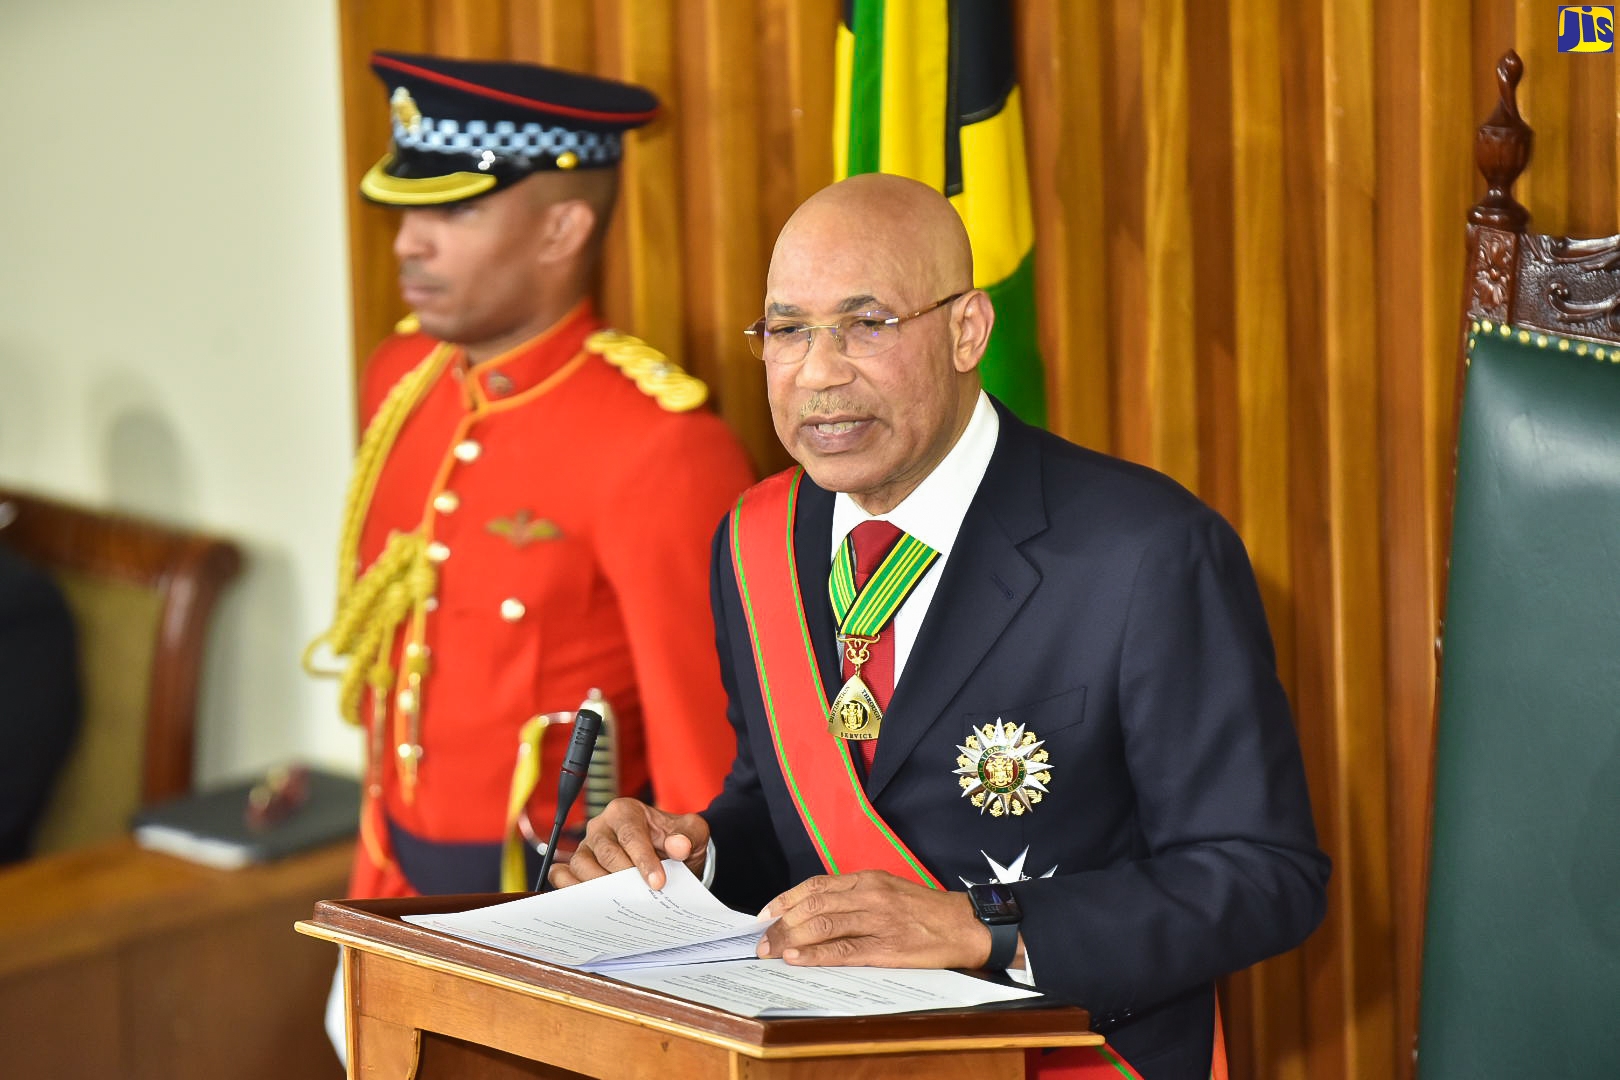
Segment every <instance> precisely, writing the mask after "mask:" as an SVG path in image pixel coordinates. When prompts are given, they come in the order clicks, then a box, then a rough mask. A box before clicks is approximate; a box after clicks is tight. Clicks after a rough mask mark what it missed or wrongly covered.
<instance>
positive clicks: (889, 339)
mask: <svg viewBox="0 0 1620 1080" xmlns="http://www.w3.org/2000/svg"><path fill="white" fill-rule="evenodd" d="M966 295H967V291H966V290H963V291H962V292H959V293H952V294H951V295H950V296H947V297H946V298H945V299H943V300H935V301H934V302H933V303H932V304H929V305H928V306H927V307H925V308H918V309H917V310H916V311H913V312H912V313H911V314H909V315H885V314H884V313H882V312H880V311H862V312H857V313H856V314H854V315H845V316H844V317H843V318H842V319H839V320H838V321H837V322H833V323H817V324H815V325H806V324H804V323H798V322H794V321H792V320H791V319H777V320H774V321H773V320H769V319H760V320H759V321H758V322H756V323H754V325H752V326H750V327H749V328H748V329H746V330H744V331H743V333H744V334H746V335H748V347H749V348H751V349H752V350H754V355H755V356H757V357H759V358H760V359H761V360H764V361H765V362H766V363H770V364H797V363H798V362H799V361H801V360H803V359H804V358H805V357H806V356H809V355H810V345H811V342H812V339H813V338H814V337H815V333H816V331H817V330H825V331H827V332H828V333H830V334H831V335H832V339H833V344H834V345H836V346H837V347H838V351H839V352H840V353H841V354H843V355H844V356H847V357H849V358H850V359H851V360H863V359H865V358H866V357H869V356H876V355H878V354H879V353H882V352H887V351H888V350H890V349H892V348H894V346H895V344H896V343H897V342H898V341H899V340H900V324H901V323H903V322H907V321H909V320H911V319H915V318H916V317H917V316H919V315H926V314H928V313H929V312H930V311H933V310H934V309H935V308H941V307H944V306H945V305H946V304H949V303H951V302H952V301H955V300H960V299H961V298H962V297H964V296H966Z"/></svg>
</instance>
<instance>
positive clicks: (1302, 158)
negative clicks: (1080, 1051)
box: [1256, 2, 1350, 1080]
mask: <svg viewBox="0 0 1620 1080" xmlns="http://www.w3.org/2000/svg"><path fill="white" fill-rule="evenodd" d="M1280 8H1281V11H1280V30H1281V33H1280V44H1281V56H1280V75H1281V81H1282V88H1283V89H1282V121H1283V147H1282V162H1283V191H1284V200H1283V203H1282V206H1283V210H1282V212H1281V214H1280V216H1281V218H1282V229H1283V235H1284V237H1285V238H1286V243H1285V244H1284V251H1283V259H1284V271H1285V274H1286V280H1287V288H1286V291H1285V292H1284V293H1283V294H1282V295H1281V296H1280V297H1278V298H1277V300H1276V304H1275V307H1276V311H1277V317H1278V318H1280V319H1282V320H1283V321H1284V323H1285V326H1286V333H1287V345H1288V357H1289V372H1288V408H1287V420H1288V441H1287V444H1286V445H1287V448H1288V449H1287V453H1288V457H1289V466H1288V476H1287V480H1288V524H1289V531H1290V541H1289V545H1288V550H1289V554H1290V556H1291V559H1292V566H1291V574H1292V582H1293V592H1292V595H1291V596H1290V606H1291V608H1292V611H1293V639H1294V640H1293V648H1292V655H1293V665H1292V667H1291V668H1290V669H1284V670H1283V673H1282V674H1283V679H1284V682H1285V684H1286V685H1287V687H1288V691H1289V694H1290V697H1291V699H1292V701H1293V705H1294V714H1295V717H1296V720H1297V723H1298V726H1299V737H1300V747H1301V750H1302V752H1303V754H1304V758H1305V768H1306V772H1307V774H1308V776H1309V779H1310V785H1311V801H1312V805H1313V807H1314V809H1315V812H1316V827H1317V832H1318V834H1319V837H1320V842H1321V844H1322V847H1323V848H1324V850H1326V851H1327V852H1328V853H1329V854H1330V855H1331V856H1332V857H1333V859H1334V867H1333V875H1334V880H1335V881H1337V880H1338V879H1339V878H1340V876H1341V875H1343V874H1344V873H1345V858H1344V854H1343V848H1344V844H1343V836H1344V834H1343V830H1342V828H1340V825H1339V822H1338V819H1337V815H1336V814H1334V813H1333V812H1332V810H1333V807H1334V805H1335V801H1336V800H1335V796H1334V791H1335V788H1336V786H1337V783H1338V776H1337V773H1336V771H1335V760H1336V758H1335V739H1334V728H1333V712H1332V709H1331V704H1330V699H1329V682H1328V667H1327V662H1326V658H1327V657H1328V656H1329V654H1330V648H1331V633H1330V624H1329V622H1328V619H1327V617H1326V615H1327V613H1329V612H1331V611H1332V610H1333V608H1332V591H1331V588H1330V579H1329V576H1328V565H1327V557H1326V553H1327V551H1328V532H1327V522H1328V517H1329V509H1328V503H1327V497H1326V485H1325V484H1324V483H1323V476H1324V475H1325V472H1326V464H1325V462H1326V454H1327V451H1326V445H1325V439H1324V432H1325V429H1326V417H1325V414H1324V407H1325V401H1324V399H1325V395H1324V391H1323V363H1322V335H1323V332H1324V329H1323V324H1322V297H1321V294H1322V282H1321V280H1320V277H1321V273H1320V267H1321V264H1322V258H1323V255H1322V244H1323V239H1322V230H1323V225H1322V205H1323V204H1322V196H1321V191H1322V184H1323V157H1322V145H1323V144H1322V124H1323V109H1322V97H1323V86H1322V82H1323V76H1322V55H1321V54H1322V49H1321V44H1320V42H1321V39H1322V9H1321V6H1320V5H1319V4H1313V3H1292V2H1284V3H1282V4H1280ZM1336 899H1337V898H1336V896H1334V895H1332V894H1330V898H1329V903H1328V910H1327V915H1326V918H1325V920H1324V922H1323V925H1322V927H1321V928H1320V929H1319V930H1317V932H1316V933H1315V934H1314V935H1313V936H1312V937H1311V939H1310V940H1309V941H1307V942H1306V943H1305V946H1304V949H1303V957H1302V959H1303V968H1304V972H1305V983H1304V986H1303V996H1304V999H1305V1013H1306V1025H1307V1032H1306V1033H1307V1042H1306V1054H1305V1057H1306V1068H1305V1074H1306V1076H1308V1077H1310V1078H1311V1080H1342V1078H1345V1077H1346V1073H1345V1069H1344V1044H1345V1039H1346V1032H1345V1025H1344V1022H1343V1012H1344V1010H1345V1008H1346V1002H1347V1001H1348V1000H1350V999H1349V998H1348V997H1347V995H1346V993H1345V978H1344V967H1345V961H1344V956H1343V949H1342V948H1341V944H1340V943H1341V938H1342V935H1343V928H1344V921H1345V913H1344V911H1343V910H1342V908H1341V906H1340V905H1339V904H1338V903H1337V902H1336ZM1259 1066H1260V1067H1259V1070H1258V1071H1257V1073H1256V1075H1257V1076H1261V1077H1263V1076H1264V1067H1265V1062H1263V1061H1262V1062H1260V1063H1259Z"/></svg>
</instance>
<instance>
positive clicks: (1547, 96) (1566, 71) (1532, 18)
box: [1477, 0, 1586, 233]
mask: <svg viewBox="0 0 1620 1080" xmlns="http://www.w3.org/2000/svg"><path fill="white" fill-rule="evenodd" d="M1557 8H1558V6H1557V5H1555V4H1549V3H1547V2H1546V0H1514V5H1513V47H1514V48H1516V49H1517V50H1518V51H1519V55H1520V56H1521V57H1522V58H1523V59H1524V65H1525V70H1526V71H1527V72H1529V73H1531V75H1530V77H1529V78H1527V79H1526V80H1525V81H1524V82H1522V83H1521V84H1520V85H1519V110H1520V112H1521V113H1522V114H1523V116H1524V119H1525V121H1526V122H1527V123H1528V124H1529V125H1530V126H1531V127H1532V128H1534V129H1535V132H1536V145H1535V150H1534V151H1533V154H1534V156H1533V157H1532V160H1533V161H1534V162H1535V168H1533V169H1527V170H1526V171H1525V173H1524V175H1522V176H1520V177H1519V181H1518V183H1517V185H1515V194H1516V196H1517V198H1518V200H1519V202H1521V203H1523V204H1524V205H1525V206H1526V207H1528V208H1529V210H1530V220H1531V222H1533V223H1534V226H1535V229H1536V230H1537V231H1538V232H1545V233H1565V232H1568V231H1569V225H1570V218H1571V207H1570V200H1569V195H1570V184H1569V147H1570V138H1569V123H1570V68H1571V66H1572V65H1571V61H1575V60H1584V59H1586V58H1585V57H1582V56H1579V55H1571V54H1566V53H1560V52H1559V51H1558V23H1557V18H1556V16H1557ZM1500 52H1501V50H1498V51H1497V54H1490V55H1487V56H1484V57H1479V58H1478V60H1477V65H1478V66H1479V67H1483V68H1494V67H1495V64H1496V55H1499V54H1500ZM1483 115H1484V114H1481V116H1483Z"/></svg>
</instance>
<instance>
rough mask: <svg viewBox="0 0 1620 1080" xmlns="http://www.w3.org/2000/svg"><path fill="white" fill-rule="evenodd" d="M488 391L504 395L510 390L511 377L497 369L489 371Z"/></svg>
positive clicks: (500, 395) (496, 394)
mask: <svg viewBox="0 0 1620 1080" xmlns="http://www.w3.org/2000/svg"><path fill="white" fill-rule="evenodd" d="M488 386H489V392H490V393H491V394H494V395H495V396H496V397H505V396H506V395H507V394H510V393H511V392H512V377H511V376H510V375H506V374H504V373H502V372H499V371H492V372H490V373H489V382H488Z"/></svg>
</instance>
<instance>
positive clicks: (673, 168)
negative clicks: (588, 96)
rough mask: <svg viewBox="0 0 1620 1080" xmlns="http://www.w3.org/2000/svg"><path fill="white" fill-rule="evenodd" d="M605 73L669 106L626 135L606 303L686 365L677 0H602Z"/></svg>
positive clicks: (615, 319) (599, 48) (600, 69)
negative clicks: (677, 71) (654, 95)
mask: <svg viewBox="0 0 1620 1080" xmlns="http://www.w3.org/2000/svg"><path fill="white" fill-rule="evenodd" d="M595 11H596V34H595V45H596V54H597V55H596V64H595V70H596V72H597V73H598V74H601V75H605V76H607V77H608V78H614V79H623V80H625V81H627V82H633V83H638V84H640V85H642V86H645V87H647V88H648V89H649V90H651V91H652V92H653V93H655V94H657V95H658V98H659V100H660V101H662V102H663V104H664V113H663V115H661V116H660V117H659V118H658V119H657V120H654V121H653V122H652V123H651V124H649V125H647V126H646V127H643V128H640V129H638V130H637V131H636V133H635V134H634V135H632V136H631V137H630V138H629V139H628V140H627V141H626V149H625V156H624V164H623V167H622V171H621V173H620V182H619V205H618V210H617V211H616V213H615V214H614V219H613V224H612V226H611V227H610V228H609V230H608V243H607V250H606V252H605V254H604V261H605V266H604V270H603V286H602V292H603V297H602V308H603V313H604V316H605V317H606V318H607V320H608V321H609V322H610V323H611V324H613V325H614V326H617V327H619V328H620V329H622V330H625V331H626V332H628V333H632V334H636V335H638V336H640V337H644V338H646V339H647V340H648V341H649V342H651V343H653V344H654V345H656V346H657V347H658V348H659V349H660V350H661V351H663V352H664V354H665V355H667V356H668V357H669V358H670V359H671V360H673V361H674V362H675V363H677V364H682V365H683V366H684V364H685V363H686V356H685V340H686V312H685V303H686V285H685V281H686V271H685V268H684V266H683V265H682V260H681V258H680V257H679V253H680V252H682V251H684V250H685V239H686V238H685V236H684V235H683V233H682V230H681V220H680V216H681V183H682V177H683V172H682V169H683V165H684V160H683V154H682V147H681V145H680V134H681V129H680V120H679V117H680V115H681V110H682V108H683V107H684V106H683V103H682V102H681V100H680V94H679V90H678V84H677V80H676V74H675V53H676V51H677V49H678V48H679V43H678V42H677V41H676V37H675V29H676V24H675V4H674V2H673V0H635V2H632V0H596V8H595Z"/></svg>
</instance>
